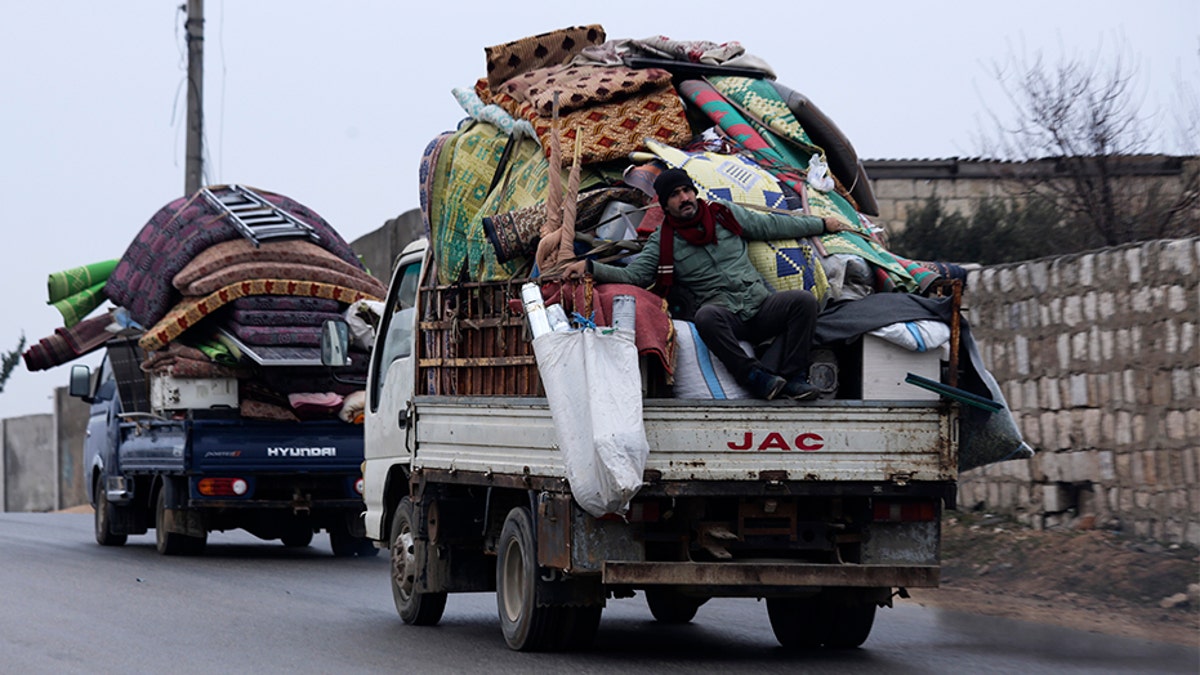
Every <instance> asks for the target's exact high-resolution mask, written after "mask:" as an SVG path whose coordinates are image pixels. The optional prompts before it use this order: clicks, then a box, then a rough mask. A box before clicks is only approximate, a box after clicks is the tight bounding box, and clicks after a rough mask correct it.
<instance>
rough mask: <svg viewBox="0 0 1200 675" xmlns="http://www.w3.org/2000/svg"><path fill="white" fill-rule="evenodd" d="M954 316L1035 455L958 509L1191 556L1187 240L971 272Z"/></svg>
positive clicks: (1196, 393) (1191, 255) (1197, 342)
mask: <svg viewBox="0 0 1200 675" xmlns="http://www.w3.org/2000/svg"><path fill="white" fill-rule="evenodd" d="M966 304H967V306H968V312H967V318H968V321H969V322H970V325H971V329H972V332H973V334H974V336H975V338H976V340H977V342H978V343H979V346H980V349H981V352H982V354H983V357H984V359H985V361H986V363H987V364H988V368H989V370H991V372H992V374H993V375H995V376H996V379H997V381H998V382H1000V383H1001V385H1002V387H1003V390H1004V395H1005V397H1006V398H1007V399H1008V403H1009V406H1010V407H1011V408H1012V410H1013V412H1014V415H1015V416H1016V418H1017V421H1018V424H1019V425H1020V427H1021V431H1022V433H1023V434H1024V435H1025V439H1026V441H1027V442H1028V443H1029V444H1030V445H1032V446H1034V447H1035V448H1037V450H1038V454H1037V456H1036V457H1034V458H1033V459H1030V460H1017V461H1011V462H1003V463H1000V464H995V465H992V466H988V467H983V468H980V469H976V470H974V471H971V472H967V473H964V474H963V476H962V478H961V482H960V487H959V504H960V508H963V509H969V508H976V507H981V508H985V509H987V510H988V511H991V512H1002V513H1007V514H1010V515H1013V516H1015V517H1017V518H1018V519H1020V520H1022V521H1025V522H1027V523H1028V524H1030V525H1033V526H1035V527H1050V526H1058V525H1070V526H1075V527H1083V528H1088V527H1105V528H1117V529H1120V530H1122V531H1126V532H1129V533H1130V534H1133V535H1135V536H1138V537H1143V538H1151V539H1157V540H1159V541H1164V542H1179V543H1182V542H1186V543H1190V544H1193V545H1197V546H1200V333H1198V331H1200V237H1195V238H1189V239H1181V240H1165V241H1152V242H1143V243H1140V244H1133V245H1127V246H1121V247H1115V248H1111V249H1104V250H1100V251H1093V252H1088V253H1082V254H1075V255H1069V256H1063V257H1058V258H1046V259H1041V260H1034V261H1027V262H1023V263H1014V264H1007V265H996V266H990V267H984V268H982V269H980V270H978V271H975V272H972V274H971V277H970V279H969V281H968V290H967V295H966Z"/></svg>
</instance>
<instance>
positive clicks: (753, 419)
mask: <svg viewBox="0 0 1200 675" xmlns="http://www.w3.org/2000/svg"><path fill="white" fill-rule="evenodd" d="M432 265H433V259H432V256H431V255H430V254H429V253H428V251H427V244H426V242H425V241H424V240H421V241H417V242H414V243H413V244H411V245H409V246H408V248H406V250H405V251H404V253H403V254H402V255H401V256H400V257H399V258H398V260H397V262H396V265H395V268H394V270H393V275H392V279H391V285H390V288H389V291H388V297H387V301H386V308H385V311H384V313H383V319H382V321H381V323H380V325H379V326H378V332H377V335H378V337H377V339H376V342H375V346H374V350H373V353H372V357H371V365H370V372H369V375H368V383H367V409H366V420H365V431H366V448H365V456H366V461H365V464H364V472H363V475H364V479H365V493H364V498H365V502H366V506H367V511H366V532H367V536H368V537H369V538H371V539H373V540H375V542H376V545H378V546H380V547H382V548H387V549H389V550H390V552H391V560H392V565H391V576H392V579H391V583H392V593H393V596H394V599H395V604H396V609H397V610H398V612H399V614H400V616H401V618H402V619H403V620H404V622H406V623H408V624H413V625H432V624H436V623H437V622H438V621H439V620H440V619H441V617H442V614H443V611H444V610H445V608H446V599H447V595H448V594H450V593H460V592H478V591H495V593H496V598H497V605H498V610H499V616H500V624H501V628H502V630H503V633H504V638H505V640H506V642H507V644H508V645H509V646H510V647H511V648H513V649H517V650H539V649H573V648H579V647H582V646H586V645H587V644H589V643H590V642H591V640H592V639H593V637H594V635H595V633H596V630H597V627H598V624H599V622H600V617H601V611H602V609H603V607H604V606H605V603H606V602H608V601H610V600H613V599H618V598H630V597H634V596H635V595H637V594H638V593H641V594H643V595H644V597H645V601H646V602H647V603H648V605H649V608H650V611H651V612H652V614H653V616H654V617H655V618H656V619H657V620H658V621H659V622H665V623H682V622H688V621H690V620H691V619H692V618H693V617H694V616H695V614H696V612H697V609H698V608H699V607H700V606H701V605H703V604H704V603H705V602H706V601H707V600H709V599H710V598H714V597H736V598H747V599H748V600H753V599H758V600H765V604H766V609H767V612H768V615H769V618H770V624H771V627H772V629H773V630H774V633H775V636H776V638H777V639H778V640H779V642H780V643H781V644H782V645H784V646H787V647H800V648H805V647H818V646H823V647H827V648H851V647H856V646H858V645H860V644H862V643H863V641H864V640H866V639H867V637H868V635H869V633H870V631H871V627H872V624H873V622H874V618H875V611H876V608H877V607H882V606H890V605H891V602H892V599H893V598H894V597H895V596H896V595H897V594H899V595H902V596H903V595H904V594H905V590H904V589H907V588H913V587H932V586H937V585H938V581H939V553H940V519H941V515H942V512H943V509H946V508H954V502H955V496H956V479H957V475H958V467H959V463H958V448H959V440H958V433H957V430H958V423H957V420H958V417H959V412H960V409H959V403H957V402H955V401H951V400H947V399H945V398H939V397H930V396H928V392H927V391H924V390H922V389H919V388H917V387H913V386H911V385H909V386H906V388H907V390H910V391H911V392H912V394H913V396H912V399H911V400H908V399H905V398H903V397H902V396H897V395H889V396H888V397H887V399H883V398H880V399H869V400H863V399H862V398H861V395H860V397H858V398H841V397H838V398H822V399H821V400H817V401H809V402H804V403H796V402H792V401H761V400H698V399H679V398H674V397H671V396H670V394H669V389H663V388H662V387H659V386H657V385H656V384H655V380H656V378H655V377H653V376H652V375H649V374H647V373H646V371H647V370H650V365H652V364H648V363H647V361H649V360H648V359H642V369H643V374H644V375H646V377H645V380H646V384H645V385H644V392H645V395H644V398H643V401H642V404H643V411H642V413H643V419H644V426H645V435H646V439H647V441H648V443H649V446H650V451H649V454H648V457H647V459H646V464H645V469H644V473H643V484H642V485H641V487H640V489H639V490H638V491H637V493H636V495H635V496H634V497H633V499H632V502H631V503H630V505H629V508H628V510H627V511H625V512H624V513H623V514H620V515H616V514H612V515H607V516H603V517H599V518H597V517H593V516H592V515H589V514H588V513H587V512H585V511H584V510H583V509H582V508H581V507H580V506H579V504H578V503H577V500H576V499H574V498H573V495H572V491H571V485H570V484H569V482H568V480H567V477H566V472H565V469H564V460H563V456H562V452H561V451H560V449H559V447H558V442H557V440H556V439H557V437H556V431H555V426H554V420H553V418H552V416H551V413H550V406H549V405H548V401H547V398H546V397H545V393H544V389H543V388H542V386H541V382H540V380H539V376H538V368H537V362H536V360H535V357H534V352H533V350H532V348H531V346H530V343H529V336H528V329H527V326H526V322H525V317H524V316H523V313H522V312H521V305H520V302H519V298H520V288H521V285H522V283H524V282H525V281H526V280H524V279H522V280H515V281H514V280H509V281H505V282H484V283H458V284H454V285H451V286H444V285H443V286H439V285H437V283H436V281H435V280H436V278H437V277H436V274H431V269H430V268H431V266H432ZM954 297H955V298H957V294H956V295H955V296H954ZM329 333H330V336H333V335H334V332H333V331H330V332H329ZM332 346H336V344H334V345H332ZM861 358H862V357H861V356H860V359H861ZM867 358H868V359H870V358H872V357H870V356H869V355H868V357H867ZM935 358H936V357H935ZM883 365H884V366H886V368H884V369H891V370H893V371H896V372H898V373H899V374H898V375H897V377H900V378H903V377H904V373H903V372H902V371H903V369H899V370H897V369H896V368H895V367H894V364H883ZM850 370H854V369H847V371H850ZM857 370H858V372H859V373H863V372H866V373H874V372H876V371H877V370H879V369H876V368H874V367H873V365H872V364H871V363H861V364H859V365H858V367H857ZM875 379H877V378H875ZM872 386H874V387H877V388H878V386H879V383H878V382H875V383H874V384H872ZM901 386H904V385H901V384H899V383H893V386H892V387H891V388H892V389H899V388H900V387H901ZM580 395H581V396H586V395H587V392H586V391H581V392H580Z"/></svg>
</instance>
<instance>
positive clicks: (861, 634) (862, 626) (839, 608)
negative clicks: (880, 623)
mask: <svg viewBox="0 0 1200 675" xmlns="http://www.w3.org/2000/svg"><path fill="white" fill-rule="evenodd" d="M825 615H826V616H827V617H829V619H828V623H829V629H828V633H827V634H826V637H825V646H826V647H828V648H830V649H854V648H856V647H858V646H860V645H862V643H864V642H866V641H867V638H868V637H869V636H870V635H871V627H872V626H874V625H875V603H874V602H871V601H869V600H866V599H864V598H863V597H861V595H860V594H856V593H836V594H827V595H826V598H825Z"/></svg>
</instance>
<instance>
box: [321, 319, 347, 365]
mask: <svg viewBox="0 0 1200 675" xmlns="http://www.w3.org/2000/svg"><path fill="white" fill-rule="evenodd" d="M349 351H350V327H349V326H348V325H347V324H346V322H345V321H332V320H331V321H326V322H325V323H324V324H322V325H321V365H324V366H332V367H338V368H340V367H343V366H348V365H350V357H349V355H348V352H349Z"/></svg>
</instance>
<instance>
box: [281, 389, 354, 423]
mask: <svg viewBox="0 0 1200 675" xmlns="http://www.w3.org/2000/svg"><path fill="white" fill-rule="evenodd" d="M342 400H343V399H342V397H341V396H339V395H338V394H335V393H333V392H301V393H297V394H288V403H289V404H291V406H292V410H294V411H295V412H296V415H297V416H298V417H300V419H314V418H320V417H332V416H334V415H336V414H337V413H338V411H339V410H341V409H342Z"/></svg>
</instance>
